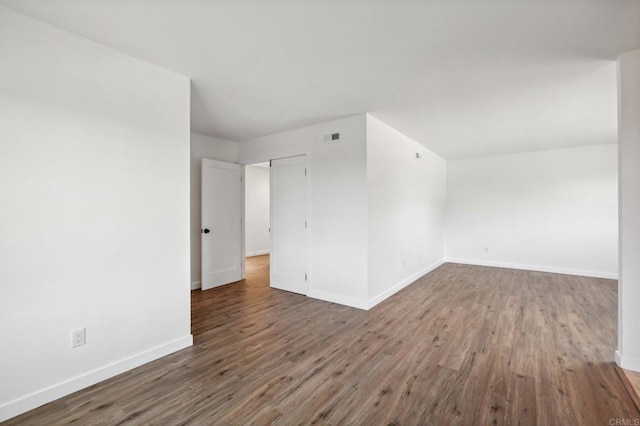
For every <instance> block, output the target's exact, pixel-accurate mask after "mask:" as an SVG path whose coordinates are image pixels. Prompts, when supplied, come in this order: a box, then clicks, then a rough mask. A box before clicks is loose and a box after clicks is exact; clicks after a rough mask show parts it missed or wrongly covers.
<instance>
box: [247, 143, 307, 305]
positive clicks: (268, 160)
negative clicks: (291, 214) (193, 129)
mask: <svg viewBox="0 0 640 426" xmlns="http://www.w3.org/2000/svg"><path fill="white" fill-rule="evenodd" d="M300 156H306V163H307V197H306V198H307V199H306V200H305V202H306V206H305V207H306V210H307V253H306V255H307V283H308V291H309V293H310V292H311V291H312V287H313V271H312V268H311V240H312V238H311V229H312V226H313V223H312V221H311V219H310V218H309V214H310V212H311V181H312V177H313V173H312V170H311V167H310V164H311V154H309V153H308V152H299V153H291V154H290V155H275V156H270V155H268V156H267V157H266V158H265V157H258V158H254V159H251V160H249V161H242V162H238V164H240V165H241V166H242V171H241V174H242V185H241V187H242V190H241V191H242V194H241V196H242V204H241V210H242V233H241V234H242V255H243V262H242V278H243V279H244V278H246V270H245V268H246V264H247V262H246V259H245V258H246V245H245V244H246V223H247V221H246V217H245V186H246V185H247V181H246V179H245V167H246V166H251V165H252V164H257V163H269V179H271V161H272V160H283V159H285V158H291V157H300ZM269 209H271V200H269ZM269 240H271V235H269ZM269 245H271V244H269ZM269 269H271V253H269ZM269 287H271V280H269Z"/></svg>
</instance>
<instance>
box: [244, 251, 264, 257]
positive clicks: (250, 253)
mask: <svg viewBox="0 0 640 426" xmlns="http://www.w3.org/2000/svg"><path fill="white" fill-rule="evenodd" d="M263 254H269V249H266V250H258V251H252V252H249V253H247V254H246V255H245V257H253V256H262V255H263Z"/></svg>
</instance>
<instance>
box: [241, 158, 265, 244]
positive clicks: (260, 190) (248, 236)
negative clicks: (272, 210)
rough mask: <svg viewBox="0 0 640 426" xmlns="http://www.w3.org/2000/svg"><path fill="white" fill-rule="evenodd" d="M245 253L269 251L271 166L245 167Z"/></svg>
mask: <svg viewBox="0 0 640 426" xmlns="http://www.w3.org/2000/svg"><path fill="white" fill-rule="evenodd" d="M244 177H245V180H244V182H245V191H244V200H245V201H244V206H245V207H244V209H245V253H246V255H247V256H257V255H261V254H267V253H269V226H270V224H269V167H268V165H267V166H266V167H265V166H257V165H250V166H246V167H245V171H244Z"/></svg>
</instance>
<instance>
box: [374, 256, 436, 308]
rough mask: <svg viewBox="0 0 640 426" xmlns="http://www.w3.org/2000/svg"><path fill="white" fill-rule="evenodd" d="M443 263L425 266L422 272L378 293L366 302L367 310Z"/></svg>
mask: <svg viewBox="0 0 640 426" xmlns="http://www.w3.org/2000/svg"><path fill="white" fill-rule="evenodd" d="M443 263H445V261H444V259H442V260H439V261H437V262H436V263H434V264H432V265H430V266H427V267H426V268H424V269H423V270H421V271H419V272H417V273H415V274H413V275H411V276H410V277H409V278H406V279H404V280H402V281H400V282H399V283H398V284H396V285H394V286H393V287H391V288H390V289H388V290H386V291H384V292H382V293H380V294H379V295H377V296H376V297H374V298H373V299H369V301H368V302H367V309H371V308H373V307H374V306H376V305H377V304H378V303H380V302H382V301H383V300H385V299H387V298H388V297H391V296H393V295H394V294H396V293H397V292H399V291H400V290H402V289H403V288H405V287H406V286H408V285H409V284H412V283H414V282H415V281H416V280H418V279H420V278H422V277H423V276H425V275H427V274H428V273H429V272H431V271H433V270H434V269H436V268H437V267H439V266H440V265H442V264H443Z"/></svg>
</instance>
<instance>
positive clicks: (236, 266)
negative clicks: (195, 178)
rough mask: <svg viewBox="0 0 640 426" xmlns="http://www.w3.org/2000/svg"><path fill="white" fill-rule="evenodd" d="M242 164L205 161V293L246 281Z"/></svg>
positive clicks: (203, 169)
mask: <svg viewBox="0 0 640 426" xmlns="http://www.w3.org/2000/svg"><path fill="white" fill-rule="evenodd" d="M241 172H242V171H241V168H240V165H238V164H232V163H225V162H222V161H215V160H207V159H203V160H202V226H201V229H200V239H201V243H202V289H203V290H207V289H209V288H213V287H217V286H221V285H224V284H229V283H232V282H235V281H239V280H241V279H242V223H241V221H242V204H241V203H242V197H241V195H242V182H241V176H242V175H241Z"/></svg>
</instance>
